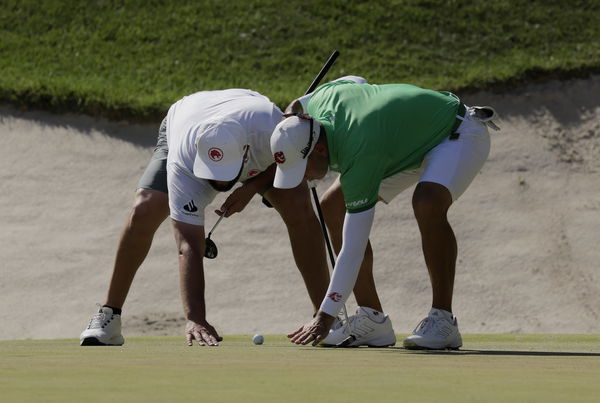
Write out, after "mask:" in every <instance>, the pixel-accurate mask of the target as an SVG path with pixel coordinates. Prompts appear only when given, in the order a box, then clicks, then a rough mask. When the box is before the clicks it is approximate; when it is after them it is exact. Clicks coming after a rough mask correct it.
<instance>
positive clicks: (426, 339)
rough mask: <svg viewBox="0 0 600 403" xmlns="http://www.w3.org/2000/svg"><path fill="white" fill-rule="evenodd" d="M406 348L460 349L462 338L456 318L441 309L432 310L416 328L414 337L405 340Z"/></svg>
mask: <svg viewBox="0 0 600 403" xmlns="http://www.w3.org/2000/svg"><path fill="white" fill-rule="evenodd" d="M402 344H403V345H404V348H407V349H411V350H422V349H430V350H444V349H454V350H456V349H458V348H459V347H461V346H462V337H461V336H460V332H459V331H458V321H457V320H456V316H454V315H452V314H451V313H450V312H447V311H443V310H441V309H436V308H432V309H431V311H429V315H427V317H426V318H425V319H423V320H422V321H421V322H420V323H419V324H418V325H417V327H416V328H415V330H414V331H413V333H412V335H410V336H408V337H407V338H406V339H404V342H403V343H402Z"/></svg>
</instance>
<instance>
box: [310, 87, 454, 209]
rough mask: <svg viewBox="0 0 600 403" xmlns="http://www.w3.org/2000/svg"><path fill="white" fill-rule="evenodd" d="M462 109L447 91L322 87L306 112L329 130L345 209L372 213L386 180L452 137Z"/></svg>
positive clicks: (332, 164) (331, 157) (418, 162)
mask: <svg viewBox="0 0 600 403" xmlns="http://www.w3.org/2000/svg"><path fill="white" fill-rule="evenodd" d="M459 104H460V101H459V100H458V98H456V97H455V96H454V95H452V94H450V93H448V92H439V91H432V90H427V89H423V88H419V87H415V86H413V85H408V84H386V85H372V84H356V83H354V82H352V81H335V82H331V83H328V84H325V85H322V86H320V87H319V88H318V89H317V90H316V91H315V92H314V94H313V95H312V97H311V99H310V100H309V102H308V113H309V114H310V115H311V116H313V117H314V118H315V119H317V120H318V121H319V122H321V123H322V124H323V125H324V127H325V132H326V133H327V144H328V146H329V165H330V168H331V169H332V170H334V171H337V172H339V173H340V174H341V175H340V182H341V185H342V191H343V193H344V200H345V202H346V209H347V210H348V211H349V212H351V213H353V212H354V213H356V212H360V211H364V210H368V209H370V208H371V207H373V206H374V205H375V203H377V199H378V191H379V185H380V183H381V181H382V180H383V179H384V178H387V177H389V176H392V175H394V174H396V173H398V172H401V171H405V170H409V169H415V168H417V167H419V166H420V165H421V163H422V161H423V157H424V156H425V154H427V152H428V151H429V150H431V149H432V148H433V147H435V146H436V145H437V144H439V143H440V142H441V141H442V140H443V139H444V138H446V137H448V136H449V135H450V131H451V130H452V127H453V126H454V123H455V121H456V113H457V110H458V106H459Z"/></svg>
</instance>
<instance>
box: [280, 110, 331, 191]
mask: <svg viewBox="0 0 600 403" xmlns="http://www.w3.org/2000/svg"><path fill="white" fill-rule="evenodd" d="M302 116H304V117H303V118H300V117H298V116H291V117H289V118H287V119H284V120H282V121H281V122H280V123H279V124H278V125H277V126H276V127H275V130H274V132H273V135H272V136H271V151H272V152H273V158H274V159H275V162H276V163H277V169H276V171H275V180H274V181H273V186H274V187H276V188H280V189H291V188H295V187H296V186H298V185H299V184H300V182H302V179H303V178H304V174H305V172H306V163H307V161H308V156H309V155H310V153H311V152H312V150H313V149H314V148H315V144H316V143H317V140H319V132H320V124H319V122H318V121H316V120H315V121H313V120H312V118H310V117H308V115H302ZM311 123H312V136H311V132H310V129H311Z"/></svg>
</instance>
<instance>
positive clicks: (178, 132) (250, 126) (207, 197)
mask: <svg viewBox="0 0 600 403" xmlns="http://www.w3.org/2000/svg"><path fill="white" fill-rule="evenodd" d="M282 115H283V114H282V112H281V110H279V108H278V107H277V106H276V105H275V104H273V103H272V102H271V101H270V100H269V98H267V97H265V96H264V95H261V94H259V93H258V92H255V91H251V90H246V89H228V90H219V91H202V92H197V93H195V94H192V95H189V96H186V97H184V98H182V99H181V100H179V101H177V102H176V103H175V104H173V105H172V106H171V108H170V109H169V113H168V114H167V143H168V148H169V154H168V157H167V187H168V191H169V208H170V210H171V218H173V219H174V220H177V221H182V222H185V223H188V224H194V225H204V209H205V207H206V206H207V205H208V204H209V203H210V202H211V201H212V200H213V199H214V197H215V195H216V193H217V192H216V191H215V190H214V189H213V188H212V187H211V186H210V184H209V183H208V181H207V180H205V179H200V178H198V177H196V176H194V173H193V168H194V159H195V158H196V152H197V150H196V139H197V137H198V136H199V135H200V134H201V133H202V132H201V131H199V130H191V129H192V128H197V127H198V126H199V125H200V126H201V125H203V124H207V126H210V124H211V123H213V124H219V122H220V121H232V120H233V121H235V122H237V123H239V125H240V126H241V127H242V128H244V130H245V132H246V136H247V137H246V144H247V145H248V146H249V151H248V161H247V162H246V164H244V168H243V170H242V173H241V175H240V181H242V182H243V181H245V180H246V179H249V178H251V177H253V176H255V175H258V174H259V173H260V172H262V171H264V170H266V169H267V168H268V167H269V165H271V164H272V163H273V156H272V155H271V148H270V142H269V141H270V138H271V134H272V133H273V129H274V128H275V126H276V125H277V123H279V122H280V121H281V119H282Z"/></svg>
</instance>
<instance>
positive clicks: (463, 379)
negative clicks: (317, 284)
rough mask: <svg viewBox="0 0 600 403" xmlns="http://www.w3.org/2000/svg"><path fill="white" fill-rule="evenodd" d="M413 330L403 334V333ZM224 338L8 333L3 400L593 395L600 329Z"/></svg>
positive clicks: (0, 373) (0, 354)
mask: <svg viewBox="0 0 600 403" xmlns="http://www.w3.org/2000/svg"><path fill="white" fill-rule="evenodd" d="M400 337H401V336H400ZM250 339H251V338H250V336H228V337H226V340H225V342H223V343H222V345H221V346H220V347H216V348H209V347H197V346H194V347H186V346H184V343H183V339H181V338H158V337H153V338H150V337H148V338H130V339H128V341H127V344H126V345H125V346H123V347H110V348H106V347H88V348H82V347H79V346H78V345H77V341H76V340H71V339H69V340H48V341H4V342H0V362H1V363H2V365H1V366H0V390H1V391H2V400H3V401H7V402H12V401H19V402H28V401H61V402H62V401H77V402H79V401H87V402H95V401H102V402H106V401H128V402H137V401H140V402H141V401H144V402H148V401H150V402H166V401H169V402H171V401H205V402H237V401H244V402H300V401H303V402H305V401H313V402H321V401H327V402H354V401H357V402H364V401H367V402H386V401H394V402H403V401H407V402H439V401H444V402H498V401H504V402H524V401H527V402H567V401H568V402H591V401H597V397H598V396H600V386H598V382H597V381H598V379H599V377H600V335H467V336H465V338H464V342H465V346H464V348H463V349H462V350H460V351H456V352H450V351H444V352H425V351H421V352H419V351H416V352H414V351H408V350H404V349H401V348H387V349H370V348H359V349H326V348H313V347H299V346H295V345H292V344H290V343H289V342H287V341H286V339H285V338H284V337H283V336H266V337H265V344H264V345H262V346H254V345H253V344H252V342H251V340H250Z"/></svg>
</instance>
